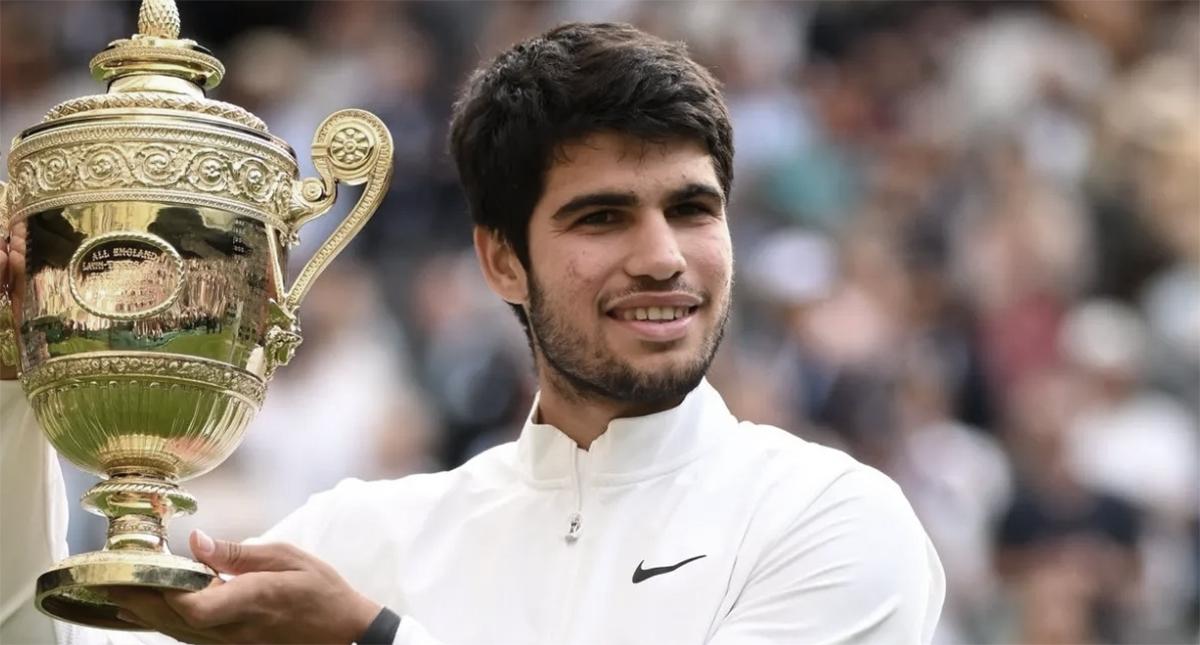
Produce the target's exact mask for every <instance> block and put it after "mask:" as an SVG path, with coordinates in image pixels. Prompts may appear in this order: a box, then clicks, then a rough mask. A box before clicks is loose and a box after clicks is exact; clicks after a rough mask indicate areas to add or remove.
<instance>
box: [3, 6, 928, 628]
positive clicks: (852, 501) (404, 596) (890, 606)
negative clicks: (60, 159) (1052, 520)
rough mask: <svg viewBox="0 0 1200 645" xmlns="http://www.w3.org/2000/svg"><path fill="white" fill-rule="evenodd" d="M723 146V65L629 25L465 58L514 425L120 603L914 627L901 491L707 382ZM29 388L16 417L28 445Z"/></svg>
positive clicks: (717, 291)
mask: <svg viewBox="0 0 1200 645" xmlns="http://www.w3.org/2000/svg"><path fill="white" fill-rule="evenodd" d="M732 138H733V137H732V130H731V126H730V121H729V115H728V112H727V110H726V108H725V105H724V103H723V101H722V99H721V96H720V93H719V90H718V86H717V83H716V82H715V81H714V79H713V78H712V76H711V75H710V74H709V73H708V72H707V71H705V70H704V69H703V68H701V67H700V66H698V65H697V64H695V63H694V62H692V61H691V60H690V59H689V58H688V57H687V55H686V52H685V51H684V49H683V47H682V46H681V45H678V44H670V43H666V42H663V41H661V40H659V39H657V38H654V37H652V36H649V35H647V34H645V33H642V32H640V31H638V30H636V29H634V28H632V27H628V26H624V25H611V24H600V25H583V24H573V25H566V26H563V27H560V28H557V29H555V30H553V31H550V32H548V33H546V34H544V35H542V36H539V37H537V38H533V39H531V40H528V41H525V42H523V43H520V44H519V45H517V46H515V47H513V48H512V49H510V50H509V51H507V52H505V53H503V54H501V55H500V56H499V57H498V58H497V59H496V60H494V61H492V62H490V63H489V64H487V65H485V66H484V67H482V68H481V69H480V70H478V71H477V72H476V73H475V74H474V75H473V76H472V78H471V79H470V80H469V82H468V84H467V86H466V89H465V91H464V92H463V95H462V98H461V100H460V101H459V103H458V105H457V106H456V110H455V116H454V121H453V124H452V134H451V148H452V152H453V154H454V158H455V160H456V162H457V164H458V169H459V173H460V176H461V179H462V183H463V186H464V189H465V191H466V194H467V197H468V202H469V205H470V210H471V214H472V217H473V218H474V221H475V232H474V241H475V248H476V251H477V252H478V257H479V262H480V266H481V267H482V270H483V273H484V275H485V277H486V278H487V281H488V283H489V284H490V285H491V287H492V289H493V290H494V291H495V292H496V294H497V295H498V296H499V297H501V298H503V299H504V300H505V301H506V302H508V303H510V304H511V305H512V307H513V309H514V311H515V312H516V314H517V317H518V318H519V320H520V321H521V323H522V324H523V325H524V327H525V330H526V332H527V334H528V336H529V341H530V346H531V348H532V351H533V354H534V357H535V360H536V365H537V374H538V378H539V380H540V385H541V390H540V392H539V394H538V397H537V399H536V401H535V402H534V405H533V409H532V410H531V411H530V414H529V419H528V421H527V422H526V424H525V427H524V429H523V431H522V433H521V436H520V438H519V439H518V440H517V441H516V442H514V443H511V444H507V445H503V446H500V447H497V448H495V449H492V450H490V451H488V452H485V453H483V454H481V455H479V456H478V457H476V458H474V459H473V460H471V461H470V462H468V463H467V464H465V465H463V466H461V467H460V468H457V469H455V470H453V471H450V472H445V473H438V474H433V475H419V476H414V477H408V478H405V479H402V480H398V481H389V482H371V483H364V482H360V481H348V482H345V483H343V484H341V485H339V486H338V487H337V488H335V489H334V490H332V491H329V492H327V493H323V494H320V495H317V496H315V497H314V498H313V499H312V500H311V501H310V502H309V503H308V504H306V505H305V506H304V507H302V508H301V509H299V510H298V511H296V512H295V513H293V514H292V515H291V516H289V517H288V518H287V519H285V520H284V521H283V522H282V523H281V524H280V525H279V526H277V527H276V528H274V529H273V530H272V531H271V532H270V533H269V534H268V535H267V536H265V537H264V539H263V540H261V541H258V542H256V543H255V544H246V545H237V544H231V543H228V542H223V541H213V540H211V539H210V538H207V537H206V536H204V535H202V534H195V535H193V537H192V548H193V552H195V553H196V554H197V555H198V557H200V558H201V559H202V560H204V561H206V562H208V563H209V564H210V565H212V566H213V567H215V568H217V569H219V570H221V571H224V572H226V573H230V574H234V576H233V577H232V578H230V579H228V580H227V581H225V582H219V583H216V584H214V585H213V586H212V587H210V588H208V589H205V590H203V591H199V592H195V593H172V594H164V595H159V594H157V593H153V592H144V591H142V592H139V591H128V592H125V593H124V594H122V595H121V597H120V600H121V602H122V604H123V605H124V606H125V607H126V609H125V612H124V613H123V614H122V616H123V617H124V618H125V619H126V620H128V621H130V622H132V623H136V624H139V625H144V626H147V627H150V628H153V629H155V630H158V631H162V632H164V633H166V634H169V635H171V636H174V637H176V638H178V639H180V640H185V641H190V642H260V643H270V642H349V641H352V640H354V641H357V642H359V643H400V644H406V645H418V644H421V645H430V644H436V643H442V644H444V645H466V644H489V645H494V644H506V643H512V644H521V645H527V644H532V643H544V644H547V645H562V644H567V643H588V644H596V645H612V644H619V643H654V644H668V643H680V644H689V645H691V644H701V643H709V644H711V645H735V644H739V645H740V644H746V643H779V644H795V643H860V642H871V643H888V644H900V643H904V644H907V643H926V642H928V641H929V640H930V638H931V635H932V632H933V628H934V625H935V623H936V621H937V616H938V613H939V611H940V608H941V603H942V596H943V591H944V580H943V574H942V570H941V566H940V564H939V562H938V558H937V555H936V553H935V552H934V550H933V548H932V547H931V546H930V544H929V540H928V538H927V537H926V535H925V533H924V531H923V530H922V528H921V526H920V524H919V523H918V522H917V519H916V518H915V516H914V514H913V512H912V510H911V508H910V507H909V505H908V503H907V502H906V501H905V499H904V497H903V496H902V494H901V493H900V491H899V489H898V488H897V487H896V486H895V484H893V483H892V482H891V481H890V480H889V479H888V478H887V477H886V476H884V475H882V474H880V473H879V472H877V471H875V470H873V469H871V468H868V467H866V466H864V465H862V464H859V463H858V462H856V461H854V460H853V459H851V458H850V457H848V456H846V455H845V454H842V453H840V452H837V451H835V450H831V449H828V448H823V447H820V446H817V445H814V444H810V443H806V442H804V441H802V440H800V439H798V438H796V437H794V436H792V435H790V434H788V433H786V432H784V431H782V430H779V429H777V428H771V427H767V426H760V425H754V424H751V423H745V422H739V421H738V420H737V419H735V418H734V417H733V416H732V415H731V414H730V412H729V411H728V409H727V408H726V407H725V404H724V403H723V402H722V400H721V397H720V395H719V394H718V393H717V392H716V391H715V390H714V389H713V388H712V387H711V386H710V385H709V384H708V383H707V382H706V381H705V380H704V376H705V372H706V371H707V369H708V367H709V364H710V363H711V362H712V359H713V355H714V353H715V352H716V350H717V347H718V345H719V344H720V341H721V336H722V332H723V330H724V328H725V323H726V320H727V319H728V316H729V309H730V296H731V285H732V276H733V255H732V247H731V243H730V237H729V226H728V223H727V213H726V201H727V197H728V195H729V191H730V186H731V184H732V166H733V163H732V156H733V146H732ZM19 398H20V397H19V395H16V394H15V393H14V391H13V389H12V388H11V386H8V389H6V390H5V402H4V407H5V409H4V411H3V414H4V418H3V421H4V422H5V430H6V432H7V431H8V430H9V429H10V427H13V426H14V425H15V427H17V428H18V430H19V431H20V432H23V433H26V434H27V435H28V437H33V436H34V435H35V434H36V433H37V430H36V428H34V427H33V426H32V424H31V423H30V422H29V420H28V417H29V414H28V412H27V410H26V409H25V408H24V407H23V403H20V402H19V401H17V400H16V399H19ZM18 417H24V420H23V421H19V422H18ZM42 450H43V451H44V450H45V448H44V447H43V448H42ZM10 452H11V451H10ZM4 458H5V460H6V464H5V468H6V469H8V468H11V467H12V466H11V464H10V463H9V459H10V455H9V454H5V455H4ZM26 461H29V462H31V463H39V462H37V461H36V460H33V459H26ZM43 462H44V460H43ZM26 468H28V466H26ZM5 494H6V495H11V494H15V493H13V492H12V491H8V490H6V491H5ZM53 496H54V495H53V494H49V497H53ZM59 497H61V495H59ZM54 503H58V504H63V503H65V502H64V501H62V500H58V501H57V502H55V501H53V500H52V502H51V504H54ZM11 548H16V547H14V545H11V544H6V545H5V549H6V551H7V550H8V549H11ZM43 550H44V549H43ZM128 637H129V635H117V634H112V633H103V632H97V631H90V630H83V629H77V628H66V627H60V628H59V638H70V639H72V642H75V643H80V642H84V641H90V640H96V641H100V642H103V641H104V640H105V639H108V640H111V641H119V640H120V639H122V638H128ZM142 638H147V639H148V640H153V637H145V636H143V637H142Z"/></svg>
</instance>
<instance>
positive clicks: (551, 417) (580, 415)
mask: <svg viewBox="0 0 1200 645" xmlns="http://www.w3.org/2000/svg"><path fill="white" fill-rule="evenodd" d="M538 372H539V381H540V384H541V393H540V394H539V395H538V409H537V410H535V411H534V414H535V415H536V417H535V421H537V422H538V423H545V424H548V425H552V426H554V427H555V428H557V429H558V430H559V431H560V432H562V433H563V434H565V435H567V436H568V437H570V438H571V440H572V441H574V442H575V444H576V445H578V446H579V447H580V448H583V449H584V450H587V449H588V448H590V447H591V445H592V442H593V441H595V440H596V438H597V437H599V436H600V435H602V434H604V432H605V431H606V430H608V424H609V423H611V422H612V420H613V419H623V418H628V417H640V416H645V415H647V414H654V413H655V412H662V411H663V410H669V409H671V408H673V407H675V406H677V405H679V404H680V403H682V402H683V398H682V397H679V398H674V399H668V400H663V401H655V402H652V403H641V402H639V403H630V402H628V401H615V400H613V399H609V398H606V397H602V396H598V395H594V394H588V393H583V392H579V391H578V390H576V389H575V388H573V387H571V386H570V385H569V384H567V383H565V382H563V381H564V380H563V379H562V378H561V377H557V375H550V374H547V373H546V372H547V371H546V369H545V368H544V367H543V368H540V369H539V370H538Z"/></svg>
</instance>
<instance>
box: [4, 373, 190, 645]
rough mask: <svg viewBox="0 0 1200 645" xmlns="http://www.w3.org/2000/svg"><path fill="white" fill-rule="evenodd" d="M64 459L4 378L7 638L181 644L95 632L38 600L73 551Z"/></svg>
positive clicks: (74, 643) (102, 644)
mask: <svg viewBox="0 0 1200 645" xmlns="http://www.w3.org/2000/svg"><path fill="white" fill-rule="evenodd" d="M68 503H69V502H68V500H67V492H66V487H65V485H64V484H63V477H62V470H61V469H60V468H59V465H58V456H57V455H56V454H55V452H54V449H53V448H52V447H51V446H50V443H49V442H48V441H46V439H45V437H44V436H43V435H42V431H41V428H40V427H39V426H38V423H37V419H36V418H35V417H34V414H33V409H32V408H30V407H29V403H28V401H27V400H26V398H25V393H24V392H23V391H22V390H21V385H20V384H19V383H18V382H16V381H0V517H2V518H4V519H3V521H0V545H3V548H2V549H0V643H22V644H26V643H28V644H29V645H36V644H43V643H64V644H68V645H138V644H156V645H163V644H166V643H175V641H174V640H171V639H170V638H167V637H166V636H163V635H161V634H148V633H141V632H115V631H108V630H99V629H90V628H86V627H80V626H78V625H71V624H68V623H64V622H60V621H56V620H54V619H52V618H50V617H49V616H47V615H45V614H43V613H42V612H40V611H38V610H37V608H36V607H34V605H33V595H34V585H35V583H36V581H37V577H38V576H39V575H40V574H41V573H42V572H43V571H45V570H47V569H49V568H50V567H51V566H52V565H53V564H54V563H55V562H56V561H58V560H60V559H62V558H65V557H66V556H67V518H68V511H69V507H68V506H67V504H68Z"/></svg>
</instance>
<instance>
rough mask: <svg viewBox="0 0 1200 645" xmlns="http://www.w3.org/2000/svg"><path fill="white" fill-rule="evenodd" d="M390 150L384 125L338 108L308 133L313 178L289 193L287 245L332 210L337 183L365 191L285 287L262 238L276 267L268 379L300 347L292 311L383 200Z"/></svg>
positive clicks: (275, 251) (275, 250) (277, 254)
mask: <svg viewBox="0 0 1200 645" xmlns="http://www.w3.org/2000/svg"><path fill="white" fill-rule="evenodd" d="M392 150H393V145H392V135H391V133H390V132H388V129H387V126H385V125H384V124H383V121H381V120H380V119H379V117H377V116H375V115H374V114H371V113H370V112H367V111H365V110H354V109H351V110H338V111H337V112H334V113H333V114H331V115H329V116H328V117H327V118H326V119H325V120H324V121H322V122H321V125H320V126H319V127H317V132H316V134H315V135H313V143H312V159H313V166H315V167H316V169H317V175H318V177H309V178H307V179H304V180H303V181H301V182H299V183H297V184H295V185H294V187H293V189H292V204H291V208H290V209H289V216H290V217H289V224H291V229H290V230H289V231H286V232H284V234H285V235H287V236H288V240H287V241H288V242H289V243H291V242H294V241H295V235H296V232H297V231H298V230H299V229H300V227H302V226H304V224H306V223H308V222H309V221H311V220H313V219H315V218H317V217H319V216H321V215H323V214H324V213H326V212H327V211H328V210H329V209H330V208H331V207H332V206H333V203H334V201H335V200H336V199H337V185H338V183H339V182H342V183H346V184H349V185H352V186H353V185H358V184H363V183H365V184H366V187H365V188H363V192H362V195H361V196H359V198H358V203H356V204H355V205H354V208H352V209H351V210H350V214H348V215H346V218H345V219H344V220H342V222H341V223H340V224H338V227H337V229H335V230H334V231H333V234H332V235H330V236H329V239H327V240H325V243H324V244H322V245H321V248H319V249H317V252H316V253H314V254H313V256H312V257H311V258H309V260H308V262H307V263H305V265H304V268H303V269H301V270H300V275H299V276H297V277H296V281H295V282H293V283H292V286H291V287H290V288H286V287H285V286H284V270H283V261H282V259H283V254H282V252H281V251H280V248H279V247H280V242H279V240H277V239H276V237H275V236H274V235H269V236H268V240H269V243H270V246H271V254H272V255H273V257H274V258H275V263H276V266H275V293H277V294H280V296H279V298H280V299H279V300H278V301H274V300H273V301H271V322H272V326H271V328H270V329H269V330H268V332H267V356H268V365H267V376H268V377H270V375H271V374H272V373H273V372H274V371H275V368H276V367H278V366H280V365H285V364H287V362H288V361H289V360H291V357H292V353H293V352H294V351H295V348H296V346H297V345H299V344H300V334H299V324H298V322H297V320H296V311H297V310H298V309H299V307H300V302H301V301H302V300H304V296H305V295H307V294H308V290H309V289H310V288H312V285H313V282H314V281H315V280H316V279H317V278H318V277H319V276H320V275H321V273H322V272H323V271H325V268H326V267H328V266H329V263H330V262H332V261H333V259H334V258H336V257H337V256H338V254H339V253H341V252H342V250H343V249H345V248H346V245H347V244H349V243H350V240H351V239H353V238H354V236H355V235H357V234H358V232H359V231H360V230H362V227H363V225H364V224H366V223H367V220H369V219H371V216H372V215H373V214H374V213H375V211H376V209H378V208H379V203H380V202H381V201H383V197H384V195H385V194H386V193H387V188H388V185H389V184H390V183H391V181H392V169H393V160H392Z"/></svg>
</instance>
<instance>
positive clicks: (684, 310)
mask: <svg viewBox="0 0 1200 645" xmlns="http://www.w3.org/2000/svg"><path fill="white" fill-rule="evenodd" d="M694 311H696V307H629V308H625V309H618V310H616V311H613V312H612V316H613V317H614V318H616V319H617V320H655V321H662V322H670V321H672V320H677V319H679V318H684V317H686V316H690V315H691V314H692V313H693V312H694Z"/></svg>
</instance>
